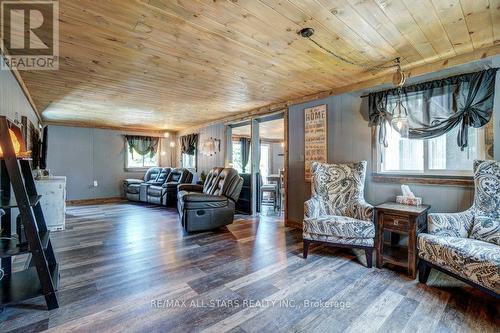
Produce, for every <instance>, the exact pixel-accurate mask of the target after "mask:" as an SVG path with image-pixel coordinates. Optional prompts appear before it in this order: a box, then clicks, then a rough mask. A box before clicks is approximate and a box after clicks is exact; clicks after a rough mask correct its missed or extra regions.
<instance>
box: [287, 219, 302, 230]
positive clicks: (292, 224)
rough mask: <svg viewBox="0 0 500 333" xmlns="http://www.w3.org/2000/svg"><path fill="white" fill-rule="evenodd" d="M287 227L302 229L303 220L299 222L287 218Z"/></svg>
mask: <svg viewBox="0 0 500 333" xmlns="http://www.w3.org/2000/svg"><path fill="white" fill-rule="evenodd" d="M285 227H288V228H294V229H300V230H302V222H297V221H292V220H286V221H285Z"/></svg>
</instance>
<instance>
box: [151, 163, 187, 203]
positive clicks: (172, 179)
mask: <svg viewBox="0 0 500 333" xmlns="http://www.w3.org/2000/svg"><path fill="white" fill-rule="evenodd" d="M192 181H193V174H192V173H191V172H190V171H189V170H188V169H185V168H175V169H172V171H171V172H170V174H169V175H168V177H167V180H166V181H165V183H164V184H163V185H162V189H161V193H162V196H163V200H162V201H161V204H162V205H166V206H168V207H176V205H177V192H178V189H177V187H178V186H179V184H190V183H191V182H192ZM159 191H160V189H159V188H157V187H151V188H150V192H151V195H152V196H154V195H155V194H157V193H158V192H159Z"/></svg>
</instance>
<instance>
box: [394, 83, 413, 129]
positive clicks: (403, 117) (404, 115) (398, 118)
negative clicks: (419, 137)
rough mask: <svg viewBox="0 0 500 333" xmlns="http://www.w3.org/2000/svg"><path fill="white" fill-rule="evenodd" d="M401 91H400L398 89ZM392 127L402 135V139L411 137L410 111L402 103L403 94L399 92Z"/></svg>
mask: <svg viewBox="0 0 500 333" xmlns="http://www.w3.org/2000/svg"><path fill="white" fill-rule="evenodd" d="M398 90H399V89H398ZM392 114H393V117H392V121H391V126H392V127H393V128H394V129H395V130H396V131H397V132H398V133H399V135H401V137H402V138H405V139H406V138H408V137H409V136H410V121H409V120H408V111H407V110H406V108H405V106H404V105H403V102H402V101H401V94H400V92H399V91H398V99H397V101H396V106H395V107H394V109H393V110H392Z"/></svg>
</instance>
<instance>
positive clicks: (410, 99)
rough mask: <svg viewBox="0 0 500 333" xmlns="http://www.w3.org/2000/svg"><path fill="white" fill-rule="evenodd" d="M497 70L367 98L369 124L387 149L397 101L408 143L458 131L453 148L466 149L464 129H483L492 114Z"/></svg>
mask: <svg viewBox="0 0 500 333" xmlns="http://www.w3.org/2000/svg"><path fill="white" fill-rule="evenodd" d="M496 71H497V69H496V68H492V69H487V70H484V71H480V72H475V73H469V74H462V75H456V76H452V77H448V78H445V79H441V80H434V81H429V82H424V83H418V84H414V85H409V86H406V87H402V88H400V95H398V89H391V90H386V91H381V92H376V93H371V94H370V95H369V101H368V104H369V113H370V115H369V121H370V125H371V126H378V142H379V143H380V144H383V145H384V146H387V139H386V134H387V126H388V125H389V124H390V122H391V120H392V117H393V114H392V112H393V109H394V107H395V106H396V101H397V99H398V97H400V98H401V101H402V102H403V105H404V106H405V107H406V108H407V110H408V120H409V125H410V131H409V137H410V139H431V138H435V137H438V136H441V135H443V134H445V133H447V132H449V131H450V130H452V129H453V128H455V127H456V126H460V127H459V132H458V137H457V144H458V146H459V147H460V148H461V149H462V150H463V149H464V148H466V147H467V146H468V128H469V127H475V128H479V127H482V126H484V125H486V124H487V123H488V122H489V121H490V119H491V115H492V113H493V100H494V93H495V74H496Z"/></svg>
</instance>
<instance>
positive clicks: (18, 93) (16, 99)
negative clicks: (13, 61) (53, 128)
mask: <svg viewBox="0 0 500 333" xmlns="http://www.w3.org/2000/svg"><path fill="white" fill-rule="evenodd" d="M0 61H2V62H3V61H4V60H3V57H2V56H1V55H0ZM0 115H2V116H7V118H9V119H10V120H17V121H19V122H20V121H21V116H26V117H28V119H29V120H30V121H31V122H32V123H33V125H35V126H38V118H37V116H36V113H35V110H33V108H32V107H31V105H30V103H29V101H28V99H27V98H26V96H25V95H24V93H23V90H22V89H21V87H20V86H19V83H17V80H16V78H15V76H14V74H13V73H12V72H11V71H5V70H0Z"/></svg>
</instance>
